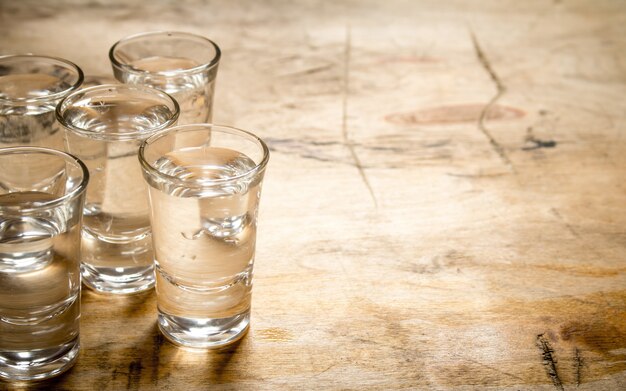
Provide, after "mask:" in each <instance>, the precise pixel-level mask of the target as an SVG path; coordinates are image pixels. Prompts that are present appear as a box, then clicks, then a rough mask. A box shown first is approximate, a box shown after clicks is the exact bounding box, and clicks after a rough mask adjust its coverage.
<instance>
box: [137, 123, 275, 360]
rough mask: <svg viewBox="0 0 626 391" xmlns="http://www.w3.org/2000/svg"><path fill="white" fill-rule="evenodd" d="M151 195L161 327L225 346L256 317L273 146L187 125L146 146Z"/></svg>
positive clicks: (188, 341)
mask: <svg viewBox="0 0 626 391" xmlns="http://www.w3.org/2000/svg"><path fill="white" fill-rule="evenodd" d="M139 160H140V161H141V166H142V169H143V175H144V179H145V180H146V182H147V183H148V185H149V186H148V188H149V194H150V211H151V213H150V219H151V223H152V233H153V241H154V250H155V256H156V293H157V303H158V325H159V328H160V330H161V332H162V333H163V334H164V335H165V337H166V338H168V339H169V340H170V341H172V342H173V343H175V344H177V345H182V346H187V347H193V348H211V347H220V346H223V345H226V344H229V343H232V342H234V341H236V340H238V339H239V338H241V337H242V336H243V335H244V333H245V332H246V330H247V329H248V325H249V322H250V303H251V297H252V296H251V294H252V268H253V264H254V254H255V243H256V231H257V210H258V206H259V199H260V197H261V184H262V181H263V175H264V172H265V167H266V165H267V162H268V160H269V150H268V149H267V146H266V145H265V143H264V142H263V141H262V140H261V139H259V138H258V137H256V136H255V135H253V134H252V133H248V132H246V131H243V130H239V129H235V128H231V127H226V126H218V125H210V124H200V125H184V126H177V127H174V128H171V129H169V130H167V131H165V132H161V133H159V134H156V135H154V136H152V137H150V138H148V139H147V140H146V141H144V142H143V143H142V145H141V147H140V148H139Z"/></svg>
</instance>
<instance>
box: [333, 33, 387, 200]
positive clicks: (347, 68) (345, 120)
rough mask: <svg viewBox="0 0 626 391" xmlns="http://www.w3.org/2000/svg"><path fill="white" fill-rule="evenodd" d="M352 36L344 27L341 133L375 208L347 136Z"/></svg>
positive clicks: (368, 186) (367, 184) (372, 194)
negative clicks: (344, 49) (344, 47)
mask: <svg viewBox="0 0 626 391" xmlns="http://www.w3.org/2000/svg"><path fill="white" fill-rule="evenodd" d="M351 41H352V38H351V34H350V26H347V27H346V51H345V60H344V62H345V68H344V74H343V100H342V118H341V134H342V136H343V142H344V144H345V145H346V147H347V148H348V150H349V151H350V155H351V156H352V160H354V165H355V166H356V168H357V170H359V175H360V176H361V179H362V180H363V183H364V184H365V187H367V190H368V191H369V193H370V196H371V197H372V201H373V202H374V207H375V208H376V209H378V201H377V200H376V196H375V195H374V190H373V189H372V186H371V185H370V182H369V180H368V179H367V176H366V175H365V170H364V169H363V166H362V165H361V160H360V159H359V156H358V155H357V154H356V151H355V150H354V144H353V143H352V140H350V138H349V137H348V92H349V91H348V90H349V86H350V84H349V83H350V51H351V45H352V43H351Z"/></svg>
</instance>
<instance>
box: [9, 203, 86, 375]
mask: <svg viewBox="0 0 626 391" xmlns="http://www.w3.org/2000/svg"><path fill="white" fill-rule="evenodd" d="M54 198H55V197H54V196H52V195H50V194H48V193H42V192H21V193H20V192H18V193H10V194H4V195H0V203H2V204H5V205H6V204H12V203H17V204H19V203H21V202H24V201H30V202H33V201H35V202H37V201H48V200H51V199H54ZM79 243H80V229H79V223H78V222H77V221H76V222H74V223H68V222H67V221H66V213H65V211H64V210H63V209H62V207H58V208H54V209H52V212H51V213H49V215H48V216H47V218H46V219H43V218H40V217H29V216H27V215H24V216H19V217H11V216H0V377H5V378H9V379H14V380H19V379H38V378H44V377H49V376H54V375H56V374H58V373H61V372H63V371H64V370H65V369H67V368H69V367H70V366H71V365H72V363H73V362H74V360H75V359H76V357H77V355H78V350H79V337H78V335H79V318H80V274H79V266H78V262H79Z"/></svg>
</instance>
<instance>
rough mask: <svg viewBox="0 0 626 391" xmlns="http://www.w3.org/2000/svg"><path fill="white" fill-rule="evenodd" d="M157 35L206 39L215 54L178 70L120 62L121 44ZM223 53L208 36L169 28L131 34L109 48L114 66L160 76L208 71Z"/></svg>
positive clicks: (110, 58) (217, 62) (135, 72)
mask: <svg viewBox="0 0 626 391" xmlns="http://www.w3.org/2000/svg"><path fill="white" fill-rule="evenodd" d="M156 36H168V37H181V38H191V39H196V40H200V41H204V42H205V43H208V44H209V45H211V46H213V49H215V56H213V58H212V59H211V61H209V62H208V63H205V64H200V65H198V66H195V67H193V68H189V69H177V70H171V71H159V72H150V71H145V70H141V69H137V68H135V67H133V66H131V65H129V64H127V63H123V62H120V61H119V60H118V59H117V57H116V56H115V51H116V49H117V48H118V47H119V46H120V45H123V44H126V43H129V42H131V41H134V40H137V39H143V38H150V37H156ZM221 55H222V51H221V50H220V47H219V46H217V44H216V43H215V42H213V41H211V40H210V39H208V38H206V37H203V36H202V35H198V34H193V33H188V32H184V31H168V30H159V31H149V32H144V33H139V34H133V35H129V36H127V37H124V38H122V39H120V40H119V41H117V42H115V43H114V44H113V46H111V49H109V60H110V61H111V64H112V65H113V66H114V67H116V68H118V69H121V70H123V71H125V72H128V73H132V74H135V75H145V74H148V75H159V76H164V77H169V76H176V75H181V74H196V73H201V72H205V71H208V70H210V69H212V68H214V67H216V66H217V65H218V64H219V61H220V57H221Z"/></svg>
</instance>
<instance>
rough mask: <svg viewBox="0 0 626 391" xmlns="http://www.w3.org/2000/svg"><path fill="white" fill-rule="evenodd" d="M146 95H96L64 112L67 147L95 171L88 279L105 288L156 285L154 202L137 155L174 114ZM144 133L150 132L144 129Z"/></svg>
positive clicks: (88, 221) (88, 207)
mask: <svg viewBox="0 0 626 391" xmlns="http://www.w3.org/2000/svg"><path fill="white" fill-rule="evenodd" d="M172 116H173V113H172V112H171V110H170V109H169V108H168V107H167V106H166V105H161V104H156V105H155V104H154V102H148V101H145V100H132V99H130V98H128V99H124V98H123V97H122V98H118V99H113V98H111V99H108V100H94V101H92V102H90V103H89V104H85V105H83V106H78V107H71V108H68V109H67V110H66V111H65V112H64V120H65V121H66V123H69V124H72V125H73V126H74V127H76V128H79V129H84V130H86V131H88V132H89V133H91V135H89V136H86V135H83V134H77V133H76V132H66V137H67V149H68V152H70V153H72V154H74V155H75V156H77V157H79V158H80V159H81V160H82V161H83V162H84V163H85V165H86V166H87V168H88V169H89V173H90V180H89V186H88V187H87V198H86V202H85V208H84V212H83V235H82V248H83V251H82V268H83V281H84V282H85V284H86V285H87V286H89V287H92V288H94V289H96V290H98V291H101V292H111V293H132V292H138V291H142V290H145V289H148V288H150V287H151V286H153V284H154V273H153V270H154V268H153V260H154V258H153V252H152V244H151V233H150V220H149V217H148V215H149V206H148V197H147V190H146V186H145V183H144V181H143V179H142V176H141V168H140V166H139V161H138V159H137V149H138V148H139V144H140V142H141V140H142V139H144V138H145V137H147V136H149V135H150V134H152V132H153V129H155V128H158V127H159V126H160V125H162V124H163V123H166V122H167V121H168V120H169V119H170V118H172ZM142 133H145V134H142Z"/></svg>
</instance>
